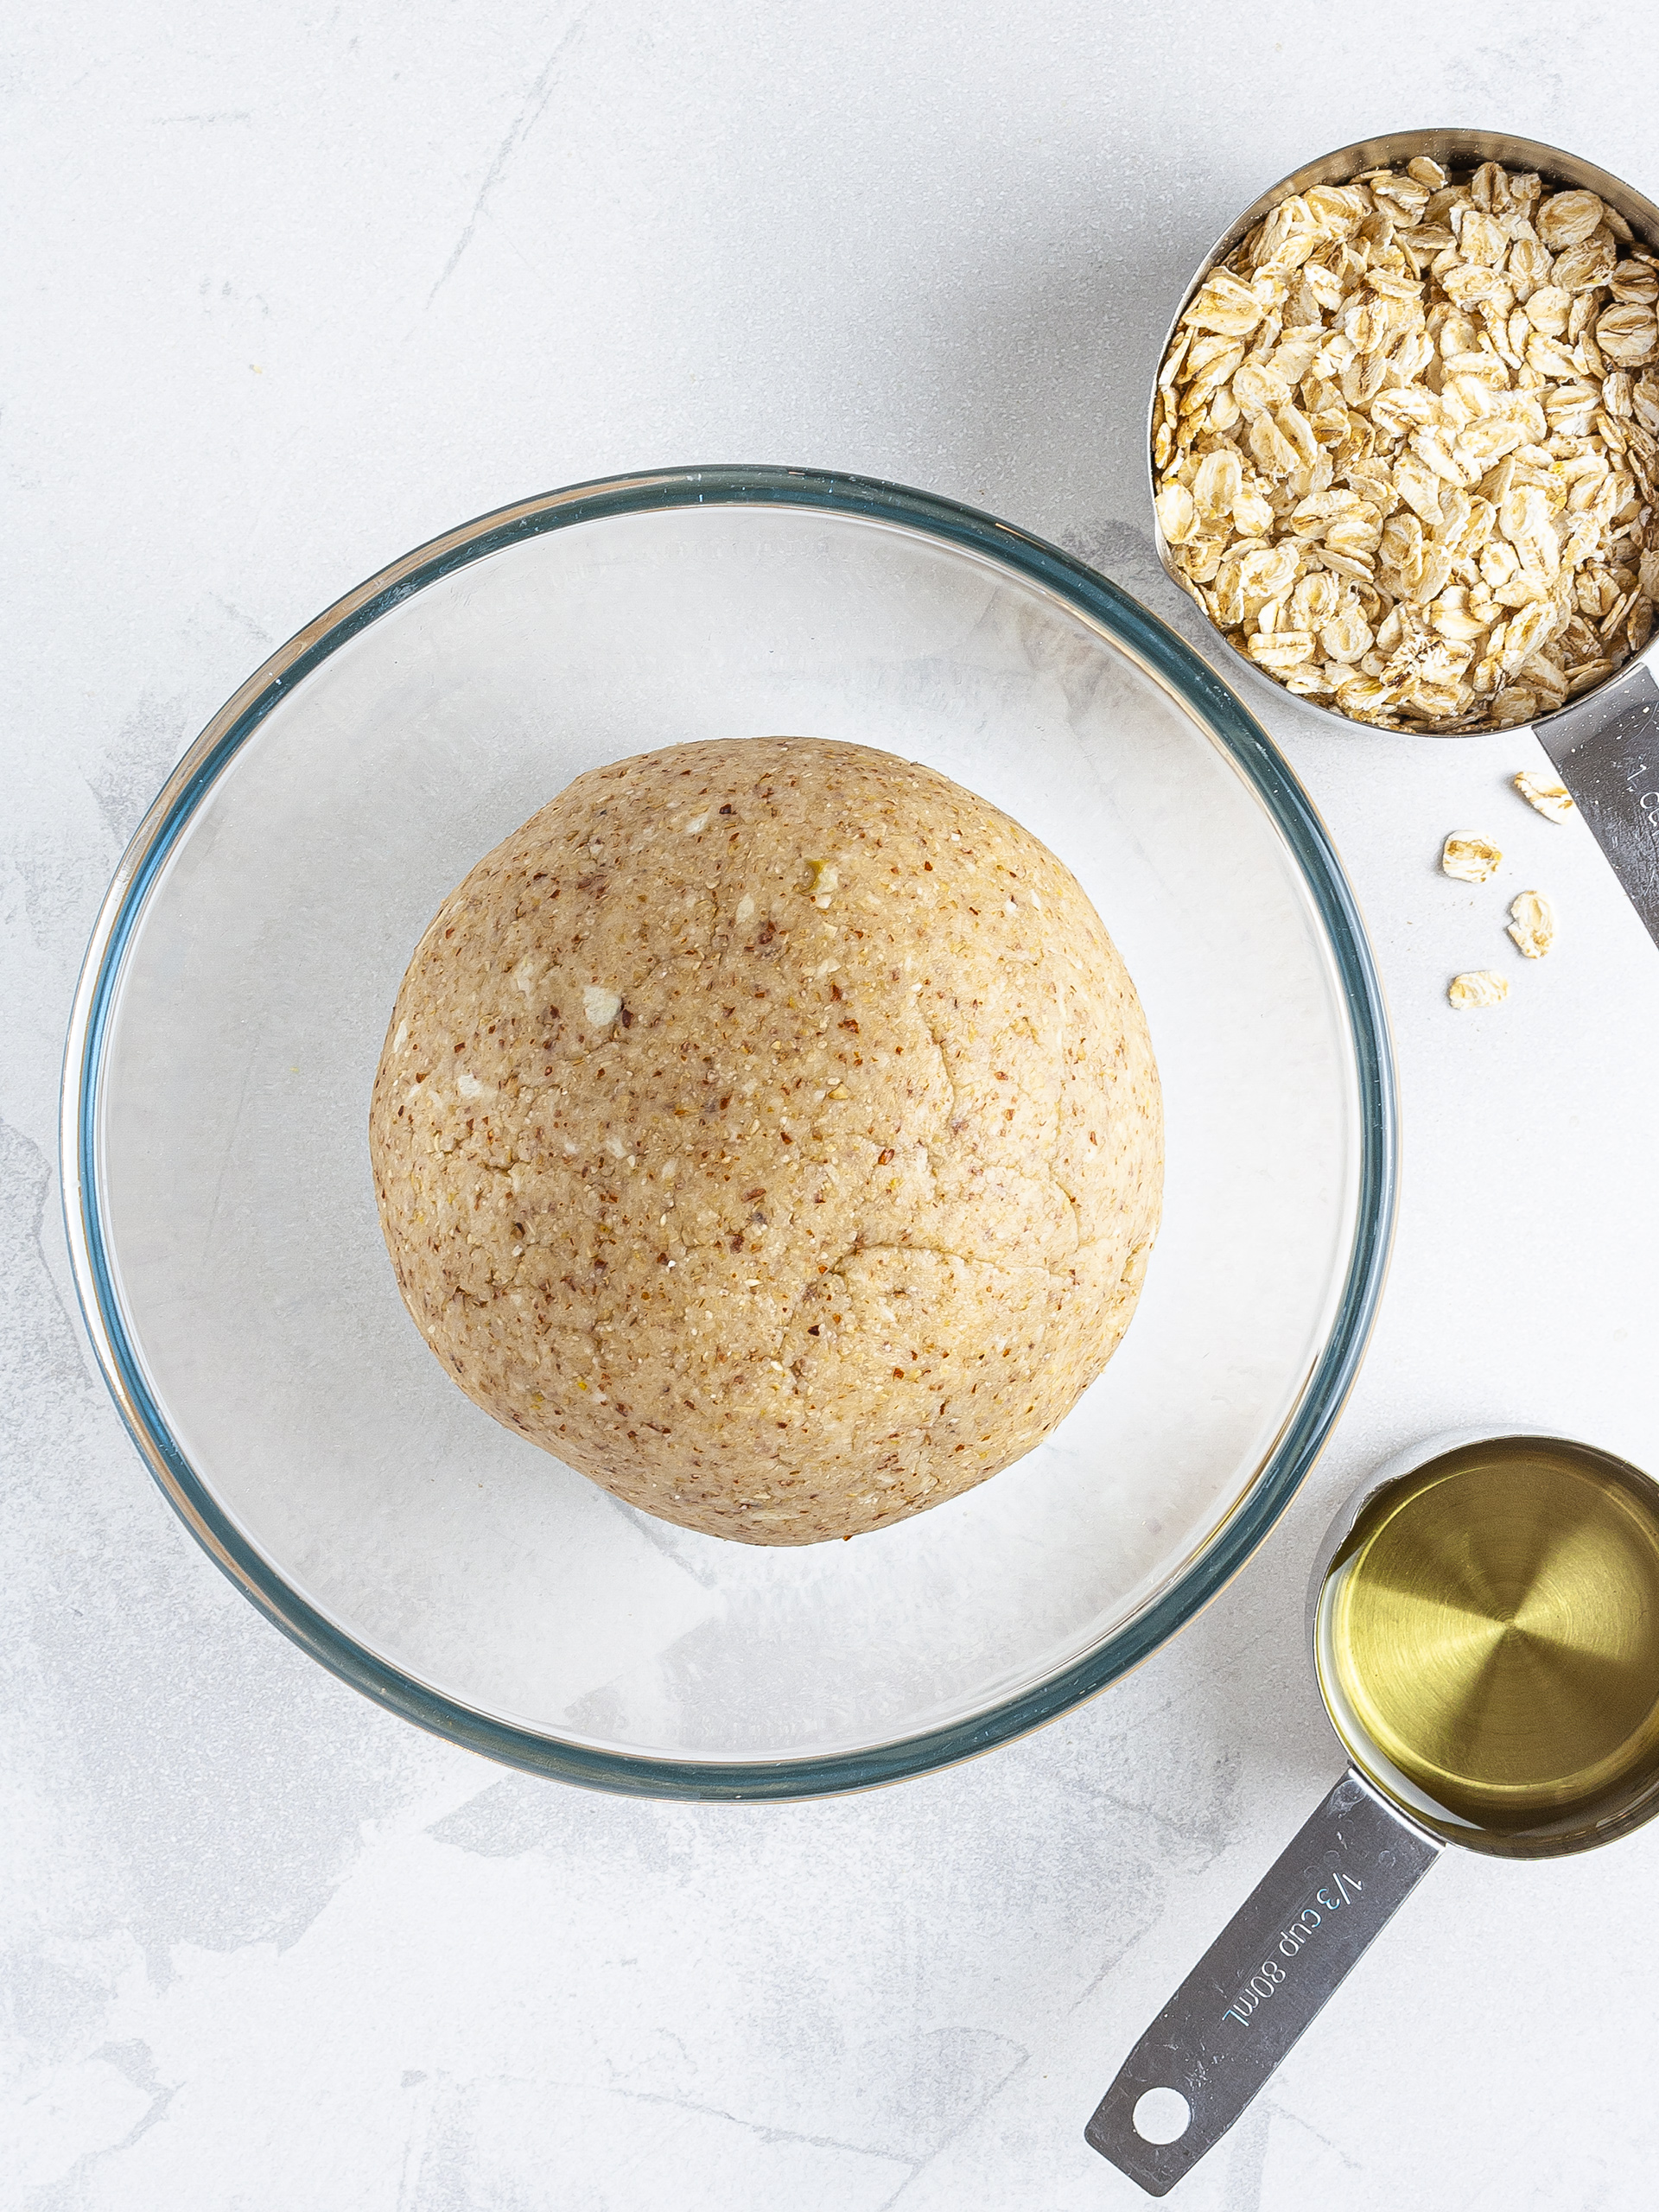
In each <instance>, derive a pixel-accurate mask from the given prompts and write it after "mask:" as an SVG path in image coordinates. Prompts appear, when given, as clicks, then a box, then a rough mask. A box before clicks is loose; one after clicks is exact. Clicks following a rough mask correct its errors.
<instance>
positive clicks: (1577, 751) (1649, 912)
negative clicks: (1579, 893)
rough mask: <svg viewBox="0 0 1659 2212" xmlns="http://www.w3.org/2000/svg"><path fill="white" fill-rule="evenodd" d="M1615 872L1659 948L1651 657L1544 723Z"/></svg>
mask: <svg viewBox="0 0 1659 2212" xmlns="http://www.w3.org/2000/svg"><path fill="white" fill-rule="evenodd" d="M1537 734H1538V741H1539V743H1540V744H1541V746H1542V747H1543V748H1544V750H1545V752H1546V753H1548V755H1549V757H1550V759H1551V760H1553V761H1554V763H1555V766H1556V770H1557V772H1559V774H1560V779H1561V781H1562V782H1563V783H1564V784H1565V785H1567V789H1568V791H1571V792H1572V794H1573V799H1574V800H1575V802H1576V803H1577V804H1578V807H1579V810H1580V812H1581V813H1582V814H1583V816H1584V818H1585V820H1586V822H1587V823H1589V824H1590V828H1591V831H1592V835H1593V836H1594V837H1595V840H1596V842H1597V843H1598V844H1599V846H1600V847H1601V849H1602V851H1603V852H1604V853H1605V854H1606V855H1607V857H1608V859H1609V860H1610V861H1611V862H1612V867H1613V874H1615V875H1616V876H1617V877H1618V880H1619V881H1620V882H1621V883H1622V884H1623V885H1624V888H1625V890H1626V891H1627V892H1628V893H1629V894H1630V903H1631V904H1632V906H1634V907H1635V908H1636V911H1637V913H1638V914H1640V915H1641V917H1642V918H1643V921H1644V922H1645V923H1646V924H1647V926H1648V933H1649V936H1650V937H1651V938H1653V939H1654V941H1655V942H1656V944H1659V683H1655V681H1654V677H1653V671H1652V669H1651V668H1650V667H1649V665H1648V663H1647V662H1646V660H1645V659H1643V660H1640V661H1637V663H1636V664H1635V665H1634V666H1632V667H1631V668H1630V669H1627V670H1626V671H1625V672H1624V675H1623V676H1621V677H1616V678H1615V680H1614V681H1613V682H1612V683H1606V684H1604V685H1603V686H1602V687H1601V688H1600V689H1599V690H1595V691H1592V693H1591V694H1590V696H1588V697H1587V698H1585V699H1580V701H1578V702H1577V703H1576V704H1575V705H1573V706H1570V707H1563V708H1562V709H1561V711H1560V714H1557V715H1549V716H1548V719H1547V720H1546V721H1541V722H1540V724H1539V725H1538V733H1537Z"/></svg>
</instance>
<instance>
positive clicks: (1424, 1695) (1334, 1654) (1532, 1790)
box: [1085, 1430, 1659, 2196]
mask: <svg viewBox="0 0 1659 2212" xmlns="http://www.w3.org/2000/svg"><path fill="white" fill-rule="evenodd" d="M1308 1635H1309V1641H1310V1643H1311V1644H1312V1646H1313V1659H1314V1667H1315V1671H1316V1674H1317V1675H1318V1678H1319V1689H1320V1693H1321V1694H1322V1695H1323V1697H1324V1700H1325V1710H1326V1712H1327V1713H1329V1715H1330V1718H1331V1722H1332V1726H1333V1727H1334V1728H1335V1730H1336V1732H1337V1734H1338V1737H1339V1738H1341V1741H1342V1744H1343V1746H1344V1749H1345V1751H1347V1753H1348V1756H1349V1760H1350V1764H1349V1766H1348V1769H1347V1771H1346V1772H1345V1773H1344V1776H1343V1777H1342V1779H1341V1780H1340V1781H1339V1782H1338V1783H1337V1785H1336V1787H1335V1789H1332V1792H1331V1794H1330V1796H1328V1797H1326V1799H1325V1802H1324V1803H1323V1804H1322V1805H1321V1806H1320V1807H1319V1809H1318V1811H1317V1812H1316V1813H1314V1815H1313V1817H1312V1819H1311V1820H1309V1821H1307V1822H1306V1825H1305V1826H1304V1827H1302V1828H1301V1830H1300V1832H1299V1834H1297V1835H1296V1837H1295V1839H1294V1841H1293V1842H1292V1843H1291V1844H1290V1846H1289V1847H1288V1848H1287V1850H1286V1851H1285V1852H1284V1853H1282V1854H1281V1857H1280V1858H1279V1859H1278V1860H1277V1862H1276V1863H1275V1864H1274V1866H1273V1867H1272V1869H1271V1870H1270V1871H1269V1872H1268V1873H1267V1874H1266V1875H1265V1876H1264V1877H1263V1878H1262V1881H1261V1882H1260V1883H1259V1884H1258V1885H1257V1886H1256V1888H1255V1891H1254V1892H1253V1894H1252V1895H1251V1896H1250V1897H1249V1898H1248V1899H1247V1900H1246V1902H1245V1903H1244V1904H1243V1906H1241V1908H1240V1909H1239V1910H1238V1911H1237V1912H1236V1914H1235V1915H1234V1916H1233V1918H1232V1920H1231V1922H1230V1924H1229V1925H1228V1927H1227V1928H1226V1929H1225V1930H1224V1933H1223V1934H1222V1935H1221V1936H1219V1937H1218V1938H1217V1941H1216V1942H1214V1943H1213V1944H1211V1947H1210V1948H1209V1950H1208V1951H1206V1952H1205V1955H1204V1956H1203V1958H1202V1959H1201V1960H1200V1961H1198V1965H1197V1966H1196V1967H1194V1968H1193V1970H1192V1973H1191V1974H1189V1975H1188V1976H1187V1978H1186V1980H1185V1981H1184V1982H1183V1983H1182V1984H1181V1986H1180V1987H1179V1989H1178V1990H1177V1991H1176V1993H1175V1994H1174V1995H1173V1997H1172V1998H1171V1999H1170V2000H1169V2002H1168V2004H1167V2005H1165V2007H1164V2008H1163V2010H1162V2012H1160V2014H1159V2015H1158V2018H1156V2020H1154V2023H1153V2024H1152V2025H1151V2027H1150V2028H1148V2029H1147V2032H1146V2033H1145V2034H1144V2035H1143V2036H1142V2037H1141V2039H1140V2041H1139V2042H1138V2043H1137V2044H1135V2048H1134V2050H1132V2051H1131V2052H1130V2053H1129V2056H1128V2058H1127V2059H1126V2060H1125V2061H1124V2063H1123V2064H1122V2068H1121V2069H1119V2072H1118V2075H1117V2077H1116V2080H1115V2081H1114V2082H1113V2083H1112V2085H1111V2087H1110V2088H1109V2089H1108V2090H1107V2092H1106V2094H1105V2095H1104V2096H1103V2098H1102V2100H1101V2101H1100V2104H1099V2107H1097V2109H1096V2112H1095V2114H1094V2117H1093V2118H1092V2119H1091V2120H1090V2122H1089V2125H1088V2127H1087V2129H1086V2130H1085V2134H1086V2137H1087V2139H1088V2141H1089V2142H1090V2144H1091V2145H1093V2147H1094V2148H1095V2149H1096V2151H1098V2152H1100V2153H1101V2154H1102V2156H1103V2157H1104V2158H1109V2160H1110V2161H1111V2163H1112V2164H1114V2165H1116V2166H1117V2167H1119V2168H1120V2169H1121V2170H1122V2171H1123V2172H1124V2173H1126V2174H1128V2176H1129V2177H1130V2178H1131V2179H1132V2180H1134V2181H1135V2182H1138V2183H1140V2185H1141V2188H1142V2189H1144V2190H1147V2191H1148V2193H1149V2194H1151V2195H1152V2196H1163V2195H1164V2194H1165V2193H1166V2190H1169V2189H1171V2188H1173V2185H1174V2184H1175V2183H1176V2182H1178V2181H1179V2179H1180V2178H1181V2177H1182V2176H1183V2175H1184V2174H1185V2173H1186V2172H1187V2171H1189V2170H1190V2169H1191V2168H1192V2166H1194V2165H1195V2164H1197V2163H1198V2160H1199V2159H1200V2158H1202V2157H1203V2156H1204V2154H1205V2152H1206V2151H1208V2150H1209V2149H1210V2148H1211V2145H1214V2144H1215V2143H1216V2142H1217V2141H1218V2140H1219V2139H1220V2138H1221V2137H1222V2136H1223V2135H1224V2133H1226V2131H1227V2130H1228V2128H1230V2126H1232V2124H1233V2122H1234V2121H1235V2120H1236V2119H1237V2118H1238V2117H1239V2115H1240V2113H1242V2112H1243V2110H1244V2108H1245V2107H1246V2106H1247V2105H1248V2104H1249V2101H1250V2100H1251V2099H1252V2098H1253V2097H1254V2096H1255V2093H1256V2091H1257V2090H1258V2089H1259V2088H1262V2084H1263V2083H1264V2082H1266V2081H1267V2079H1268V2076H1269V2075H1271V2074H1272V2072H1273V2070H1274V2068H1275V2067H1276V2066H1277V2065H1278V2063H1279V2062H1280V2060H1281V2058H1282V2057H1283V2056H1284V2055H1285V2053H1286V2052H1287V2050H1289V2049H1290V2047H1291V2045H1292V2044H1294V2042H1295V2041H1296V2040H1297V2038H1298V2037H1300V2035H1301V2033H1302V2031H1303V2030H1304V2029H1305V2028H1306V2026H1307V2025H1308V2024H1309V2023H1310V2021H1312V2019H1313V2017H1314V2015H1315V2014H1316V2013H1317V2012H1319V2010H1320V2008H1321V2007H1322V2006H1323V2005H1324V2004H1325V2001H1326V1999H1328V1998H1329V1997H1330V1996H1331V1995H1332V1993H1333V1992H1334V1991H1335V1989H1336V1988H1337V1986H1338V1983H1339V1982H1340V1981H1341V1980H1343V1978H1344V1975H1345V1974H1347V1972H1348V1970H1349V1968H1350V1967H1351V1966H1352V1965H1353V1963H1354V1961H1356V1960H1357V1958H1358V1957H1359V1956H1360V1955H1361V1953H1362V1952H1363V1951H1364V1950H1365V1949H1366V1948H1367V1947H1368V1946H1369V1945H1370V1942H1371V1941H1372V1940H1373V1938H1374V1937H1375V1936H1376V1935H1377V1934H1378V1933H1379V1932H1380V1931H1381V1929H1382V1928H1383V1924H1384V1923H1385V1922H1386V1921H1388V1920H1389V1918H1390V1917H1391V1916H1393V1914H1394V1912H1395V1910H1396V1909H1397V1908H1398V1907H1399V1906H1400V1905H1401V1904H1402V1903H1403V1902H1404V1900H1405V1899H1406V1897H1408V1895H1409V1894H1410V1892H1411V1891H1412V1890H1413V1889H1414V1888H1415V1886H1416V1885H1417V1884H1418V1883H1419V1882H1420V1881H1421V1879H1422V1878H1423V1876H1424V1875H1425V1874H1426V1873H1427V1872H1428V1870H1429V1868H1430V1867H1431V1866H1433V1864H1434V1861H1435V1860H1436V1859H1438V1858H1439V1857H1440V1852H1441V1850H1442V1848H1443V1847H1445V1846H1446V1844H1447V1843H1458V1844H1462V1845H1464V1846H1465V1847H1468V1848H1471V1849H1473V1850H1476V1851H1481V1852H1486V1853H1495V1854H1497V1855H1499V1856H1503V1857H1506V1858H1516V1859H1527V1858H1545V1857H1552V1856H1556V1855H1559V1854H1560V1853H1567V1852H1575V1851H1584V1850H1587V1849H1589V1848H1590V1847H1592V1845H1595V1844H1599V1843H1605V1842H1608V1841H1611V1840H1612V1839H1613V1838H1614V1837H1616V1836H1620V1835H1624V1834H1627V1833H1628V1832H1629V1831H1630V1829H1632V1828H1635V1827H1639V1826H1640V1825H1641V1824H1642V1823H1643V1821H1647V1820H1649V1819H1650V1818H1651V1817H1652V1816H1653V1815H1654V1814H1655V1813H1656V1812H1659V1484H1655V1483H1654V1482H1653V1481H1652V1480H1651V1479H1650V1478H1649V1477H1648V1476H1646V1475H1644V1474H1643V1473H1642V1472H1640V1471H1639V1470H1637V1468H1635V1467H1632V1466H1631V1465H1629V1463H1628V1462H1626V1461H1624V1460H1623V1459H1615V1458H1613V1457H1612V1456H1611V1454H1609V1453H1606V1452H1599V1451H1596V1450H1594V1449H1593V1448H1592V1447H1591V1446H1586V1445H1581V1444H1575V1443H1573V1442H1572V1441H1571V1440H1568V1439H1567V1438H1563V1437H1555V1436H1548V1435H1541V1434H1535V1435H1528V1436H1505V1435H1502V1434H1499V1433H1496V1432H1492V1431H1482V1430H1468V1431H1463V1432H1460V1433H1458V1434H1456V1435H1452V1436H1446V1437H1441V1438H1439V1439H1437V1440H1434V1441H1433V1443H1430V1444H1427V1445H1424V1446H1419V1447H1418V1448H1416V1449H1415V1450H1414V1451H1412V1452H1406V1453H1402V1454H1401V1455H1400V1456H1399V1457H1398V1458H1397V1459H1394V1460H1392V1461H1390V1462H1389V1464H1388V1465H1385V1466H1383V1468H1381V1469H1380V1470H1378V1471H1377V1472H1376V1474H1375V1475H1374V1476H1373V1477H1372V1478H1371V1479H1370V1481H1369V1482H1368V1483H1367V1484H1364V1486H1363V1488H1362V1490H1361V1491H1359V1492H1358V1493H1357V1496H1356V1497H1353V1498H1352V1499H1351V1501H1350V1503H1349V1504H1348V1506H1347V1507H1346V1508H1345V1509H1344V1511H1343V1513H1342V1514H1341V1515H1340V1516H1338V1519H1337V1521H1336V1522H1335V1523H1334V1524H1333V1525H1332V1529H1331V1530H1330V1532H1329V1534H1328V1535H1327V1537H1326V1540H1325V1544H1324V1546H1323V1548H1322V1549H1321V1551H1320V1554H1319V1560H1318V1562H1317V1564H1316V1566H1315V1569H1314V1573H1313V1580H1312V1582H1311V1585H1310V1588H1309V1594H1308Z"/></svg>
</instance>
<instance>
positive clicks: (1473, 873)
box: [1440, 829, 1503, 883]
mask: <svg viewBox="0 0 1659 2212" xmlns="http://www.w3.org/2000/svg"><path fill="white" fill-rule="evenodd" d="M1502 866H1503V854H1502V853H1500V852H1499V850H1498V849H1497V846H1496V845H1495V844H1493V843H1492V842H1491V839H1490V838H1487V837H1478V836H1476V835H1475V833H1474V831H1473V830H1472V829H1454V830H1453V831H1452V834H1451V836H1449V837H1448V838H1447V839H1446V842H1445V844H1444V845H1443V846H1442V847H1441V849H1440V872H1441V874H1443V875H1450V876H1455V877H1456V878H1457V880H1458V881H1459V883H1485V882H1487V881H1488V880H1490V879H1491V877H1492V876H1495V875H1496V874H1497V871H1498V869H1499V868H1501V867H1502Z"/></svg>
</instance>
